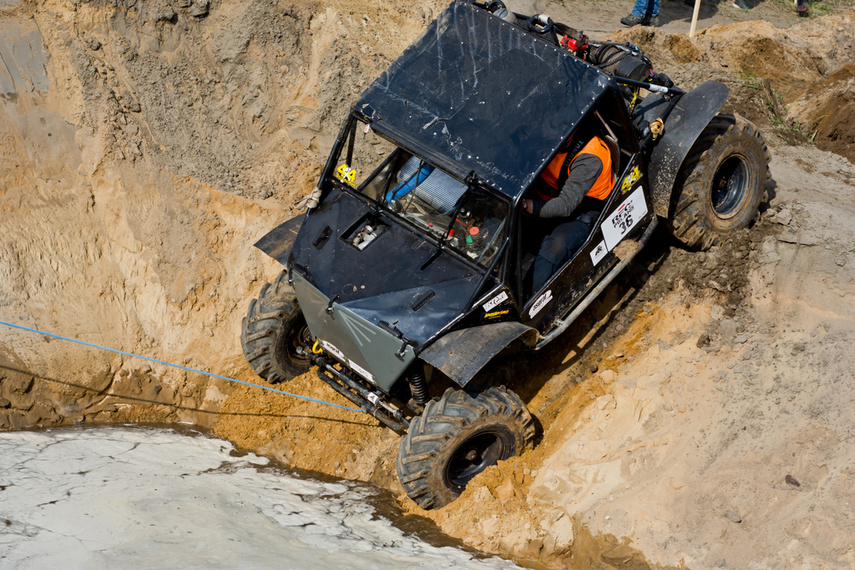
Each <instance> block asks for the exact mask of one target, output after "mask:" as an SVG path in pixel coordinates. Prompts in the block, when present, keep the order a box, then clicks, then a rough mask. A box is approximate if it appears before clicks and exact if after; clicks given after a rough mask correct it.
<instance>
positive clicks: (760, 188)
mask: <svg viewBox="0 0 855 570" xmlns="http://www.w3.org/2000/svg"><path fill="white" fill-rule="evenodd" d="M732 151H737V152H741V153H743V154H744V155H745V158H746V159H748V160H751V159H753V160H754V161H756V162H761V163H762V164H757V165H755V166H756V170H757V172H756V173H754V174H753V177H754V180H753V181H751V182H750V183H749V189H748V190H747V192H748V193H749V195H748V196H746V198H745V200H743V203H742V205H741V206H740V209H739V212H738V213H737V214H736V215H735V216H734V217H733V219H732V220H731V221H728V222H724V221H722V220H720V219H718V218H717V216H716V214H715V212H714V211H713V210H712V205H711V198H710V193H711V191H712V179H713V176H714V175H715V171H716V169H717V168H718V167H719V165H721V164H722V162H723V161H724V160H725V159H726V158H727V157H728V156H729V155H730V154H731V152H732ZM770 158H771V157H770V155H769V149H768V148H767V146H766V142H765V141H764V140H763V136H762V135H761V134H760V132H759V131H758V130H757V129H756V128H755V127H754V126H753V125H752V124H751V123H749V122H748V121H745V120H742V119H736V118H735V117H734V116H733V115H725V114H719V115H717V116H716V117H715V118H713V120H712V121H710V124H709V125H707V127H706V129H705V130H704V132H703V133H701V136H700V137H698V140H697V141H695V144H694V145H693V146H692V149H691V150H690V151H689V154H688V155H687V156H686V159H685V161H684V162H683V167H682V168H681V172H680V175H679V176H678V177H677V182H676V184H675V189H677V190H678V192H677V193H676V195H675V200H674V202H673V203H672V211H671V215H670V216H669V220H668V224H669V226H670V228H671V232H672V234H673V235H674V237H676V238H677V239H678V240H679V241H681V242H682V243H683V244H684V245H685V246H686V247H689V248H692V249H699V250H706V249H709V248H710V247H712V246H714V245H717V244H718V243H720V241H721V237H722V236H724V235H726V234H727V233H730V232H732V231H735V230H739V229H742V228H744V227H747V226H748V224H749V223H750V222H751V220H752V219H754V216H755V215H756V213H757V208H758V206H759V204H760V201H761V200H762V199H763V195H764V192H765V186H766V183H767V182H768V181H769V180H770V179H771V172H770V169H769V162H770Z"/></svg>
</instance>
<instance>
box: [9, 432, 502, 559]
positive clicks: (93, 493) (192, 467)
mask: <svg viewBox="0 0 855 570" xmlns="http://www.w3.org/2000/svg"><path fill="white" fill-rule="evenodd" d="M268 463H269V462H268V460H267V459H265V458H263V457H259V456H256V455H253V454H247V455H242V454H237V453H234V448H233V446H232V445H231V444H230V443H229V442H227V441H223V440H218V439H213V438H208V437H190V436H187V435H180V434H177V433H175V432H172V431H168V430H157V429H142V428H96V429H91V428H90V429H86V430H83V429H62V430H49V431H45V432H10V433H2V434H0V567H3V568H19V569H20V568H164V567H167V568H201V567H205V568H235V567H241V568H251V567H256V568H259V567H280V568H342V569H348V570H356V569H360V568H365V569H371V570H375V569H376V568H508V567H510V566H513V565H511V564H510V563H509V562H507V561H505V560H501V559H498V558H494V559H489V560H485V559H475V558H473V556H472V555H471V554H469V553H467V552H464V551H462V550H458V549H456V548H452V547H436V546H433V545H430V544H427V543H425V542H422V541H420V540H419V539H416V538H414V537H410V536H406V535H404V534H403V532H401V531H400V530H398V529H397V528H395V527H394V526H392V525H391V523H390V522H389V521H387V520H385V519H382V518H375V516H376V515H375V512H374V508H373V507H372V506H370V504H369V503H368V502H367V501H366V498H368V497H369V496H370V495H371V494H372V491H371V490H370V489H369V488H367V487H365V486H358V485H346V484H341V483H324V482H320V481H314V480H307V479H305V478H301V477H295V476H291V475H289V474H288V473H286V472H284V471H281V470H278V469H274V468H270V467H268Z"/></svg>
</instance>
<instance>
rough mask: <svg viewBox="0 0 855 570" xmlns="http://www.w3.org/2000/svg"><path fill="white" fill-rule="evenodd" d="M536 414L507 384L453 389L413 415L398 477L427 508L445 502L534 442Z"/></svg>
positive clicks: (415, 499)
mask: <svg viewBox="0 0 855 570" xmlns="http://www.w3.org/2000/svg"><path fill="white" fill-rule="evenodd" d="M534 434H535V422H534V418H533V417H532V416H531V414H530V413H529V411H528V409H527V408H526V406H525V404H523V403H522V401H521V400H520V399H519V397H518V396H517V395H516V394H514V393H513V392H511V391H510V390H507V389H506V388H504V387H496V386H493V387H490V388H488V389H486V390H484V391H483V392H480V393H478V394H469V393H466V392H463V391H460V390H454V389H452V388H449V389H448V390H446V391H445V394H443V395H442V398H440V399H439V400H431V401H430V402H428V403H427V405H426V406H425V410H424V412H423V413H422V414H421V415H420V416H417V417H416V418H415V419H413V421H412V423H411V424H410V429H409V431H408V432H407V435H406V436H404V437H403V438H402V439H401V445H400V449H399V452H398V478H399V479H400V480H401V484H402V485H403V486H404V490H405V491H406V492H407V495H408V496H409V497H410V498H411V499H412V500H413V501H415V503H416V504H418V505H419V506H420V507H421V508H423V509H435V508H439V507H442V506H444V505H447V504H448V503H450V502H451V501H453V500H454V499H456V498H457V497H458V496H460V493H462V492H463V489H464V488H465V487H466V485H467V483H469V481H471V480H472V479H473V478H474V477H475V476H476V475H478V474H479V473H481V472H482V471H484V470H485V469H487V467H490V466H491V465H495V464H496V463H497V462H499V461H501V460H503V459H507V458H509V457H513V456H514V455H518V454H519V453H520V452H521V451H522V450H523V449H525V447H526V446H529V445H531V444H532V442H533V440H534Z"/></svg>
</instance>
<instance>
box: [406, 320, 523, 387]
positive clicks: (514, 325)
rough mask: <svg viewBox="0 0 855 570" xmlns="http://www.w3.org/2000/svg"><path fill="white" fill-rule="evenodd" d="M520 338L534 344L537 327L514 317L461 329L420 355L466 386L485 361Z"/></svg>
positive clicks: (460, 384)
mask: <svg viewBox="0 0 855 570" xmlns="http://www.w3.org/2000/svg"><path fill="white" fill-rule="evenodd" d="M517 339H520V340H522V341H523V342H524V343H525V344H526V345H528V346H533V345H534V343H535V342H536V340H537V331H535V330H534V329H533V328H531V327H528V326H526V325H524V324H522V323H518V322H514V321H508V322H504V323H494V324H489V325H482V326H478V327H471V328H468V329H460V330H456V331H452V332H450V333H448V334H446V335H445V336H443V337H442V338H440V339H439V340H437V341H436V342H434V343H433V344H431V345H430V346H428V347H427V348H425V349H424V350H423V351H421V353H419V358H421V359H422V360H424V361H425V362H427V363H428V364H430V365H431V366H433V367H434V368H438V369H439V370H441V371H442V372H443V374H445V375H446V376H448V377H449V378H451V379H452V380H453V381H454V382H455V383H457V384H458V385H459V386H461V387H463V386H466V384H467V383H469V381H470V380H472V378H473V377H474V376H475V374H477V373H478V371H479V370H481V368H483V367H484V365H485V364H487V363H488V362H489V361H490V360H491V359H492V358H493V357H494V356H496V355H497V354H499V352H501V351H502V349H504V348H505V347H506V346H508V345H509V344H511V343H512V342H513V341H515V340H517Z"/></svg>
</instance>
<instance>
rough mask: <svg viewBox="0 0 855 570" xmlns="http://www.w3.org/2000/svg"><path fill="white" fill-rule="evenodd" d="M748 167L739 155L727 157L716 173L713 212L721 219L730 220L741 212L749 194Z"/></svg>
mask: <svg viewBox="0 0 855 570" xmlns="http://www.w3.org/2000/svg"><path fill="white" fill-rule="evenodd" d="M749 178H750V177H749V171H748V165H747V164H746V162H745V160H744V159H743V158H742V157H741V156H738V155H731V156H729V157H727V158H726V159H725V160H724V162H722V163H721V165H719V167H718V169H717V170H716V171H715V175H714V176H713V183H712V194H711V196H710V199H711V201H712V207H713V210H715V213H716V214H717V215H718V217H720V218H729V217H732V216H734V215H735V214H736V213H738V212H739V210H740V208H741V206H742V203H743V201H744V198H745V196H746V195H747V193H748V181H749Z"/></svg>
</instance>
